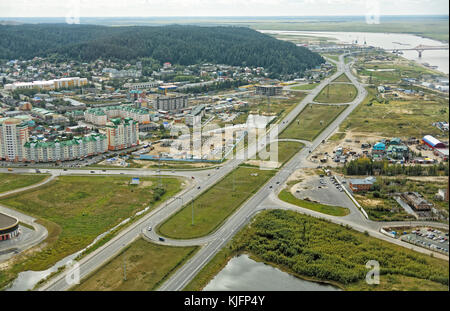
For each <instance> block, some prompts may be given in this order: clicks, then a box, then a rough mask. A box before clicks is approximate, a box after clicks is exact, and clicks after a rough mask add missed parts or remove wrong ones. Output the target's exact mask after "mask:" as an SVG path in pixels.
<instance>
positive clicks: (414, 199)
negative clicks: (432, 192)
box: [401, 192, 433, 211]
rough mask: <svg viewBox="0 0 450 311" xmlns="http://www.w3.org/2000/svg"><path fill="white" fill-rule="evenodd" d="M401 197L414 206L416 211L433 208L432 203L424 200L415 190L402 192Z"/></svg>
mask: <svg viewBox="0 0 450 311" xmlns="http://www.w3.org/2000/svg"><path fill="white" fill-rule="evenodd" d="M401 197H402V199H403V200H405V201H406V203H408V205H409V206H411V207H412V208H414V209H415V210H416V211H429V210H431V208H433V204H432V203H430V202H428V201H427V200H425V199H424V198H423V197H422V196H421V195H420V194H419V193H417V192H404V193H402V195H401Z"/></svg>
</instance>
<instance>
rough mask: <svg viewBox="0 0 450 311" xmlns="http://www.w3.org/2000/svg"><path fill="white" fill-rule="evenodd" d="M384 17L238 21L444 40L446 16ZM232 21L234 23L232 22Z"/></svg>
mask: <svg viewBox="0 0 450 311" xmlns="http://www.w3.org/2000/svg"><path fill="white" fill-rule="evenodd" d="M388 19H390V20H387V18H386V17H382V18H381V22H380V24H368V23H366V22H364V21H356V20H355V21H351V20H348V21H341V20H340V21H329V20H327V21H320V22H310V21H305V20H301V19H298V20H295V19H293V20H288V21H285V20H282V19H276V18H274V19H271V20H260V21H252V22H251V23H250V22H249V23H245V22H242V23H239V24H240V25H249V26H250V27H252V28H253V29H260V30H291V31H343V32H354V31H358V32H380V33H407V34H414V35H418V36H422V37H426V38H430V39H434V40H439V41H443V42H448V34H449V26H448V17H446V18H445V17H438V18H435V17H410V18H408V19H403V18H398V19H396V18H389V17H388ZM236 24H238V23H237V22H236Z"/></svg>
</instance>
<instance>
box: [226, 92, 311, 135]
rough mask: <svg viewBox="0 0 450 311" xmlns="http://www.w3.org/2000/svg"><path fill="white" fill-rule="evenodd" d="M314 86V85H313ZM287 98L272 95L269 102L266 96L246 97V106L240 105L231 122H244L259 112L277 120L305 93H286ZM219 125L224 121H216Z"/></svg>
mask: <svg viewBox="0 0 450 311" xmlns="http://www.w3.org/2000/svg"><path fill="white" fill-rule="evenodd" d="M313 88H314V87H313ZM288 96H289V97H288V98H277V97H272V98H271V99H270V104H269V102H268V100H267V97H254V98H249V99H248V106H247V107H240V108H239V111H240V112H242V114H241V115H239V116H238V117H237V118H236V119H235V120H233V122H232V123H233V124H240V123H246V122H247V118H248V115H249V114H250V113H252V114H259V115H271V116H276V117H277V120H280V119H282V118H283V117H284V116H285V115H287V114H288V113H289V112H290V111H291V110H292V109H294V107H295V106H296V105H297V104H298V103H300V102H301V101H302V100H303V98H305V96H306V93H303V92H292V93H290V94H289V95H288ZM217 124H218V126H219V127H223V126H225V125H226V123H225V122H222V121H220V122H219V123H217Z"/></svg>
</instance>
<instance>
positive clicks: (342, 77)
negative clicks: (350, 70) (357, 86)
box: [333, 73, 352, 83]
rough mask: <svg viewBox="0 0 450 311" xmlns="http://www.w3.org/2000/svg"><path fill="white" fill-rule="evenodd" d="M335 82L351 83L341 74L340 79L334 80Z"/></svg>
mask: <svg viewBox="0 0 450 311" xmlns="http://www.w3.org/2000/svg"><path fill="white" fill-rule="evenodd" d="M333 82H349V83H351V82H352V81H350V79H349V78H348V77H347V75H346V74H345V73H343V74H341V75H340V76H339V77H337V78H336V79H334V80H333Z"/></svg>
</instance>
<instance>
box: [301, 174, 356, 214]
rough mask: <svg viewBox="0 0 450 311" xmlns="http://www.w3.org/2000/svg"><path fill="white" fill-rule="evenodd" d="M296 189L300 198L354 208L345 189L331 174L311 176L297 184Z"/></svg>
mask: <svg viewBox="0 0 450 311" xmlns="http://www.w3.org/2000/svg"><path fill="white" fill-rule="evenodd" d="M321 176H323V175H321ZM294 190H295V192H294V195H295V196H296V197H297V198H299V199H303V200H304V199H305V198H309V199H311V200H313V201H317V202H320V203H322V204H327V205H334V206H342V207H347V208H354V204H353V202H352V201H351V200H350V198H349V197H348V196H347V194H346V193H345V192H344V190H343V189H342V188H341V187H340V186H339V184H338V183H337V182H336V181H335V180H334V178H331V177H329V176H323V177H320V176H311V177H310V178H308V179H306V180H304V181H302V182H301V183H299V184H297V185H295V186H294Z"/></svg>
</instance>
